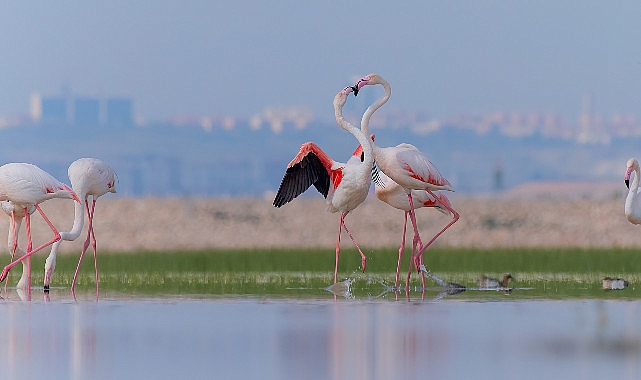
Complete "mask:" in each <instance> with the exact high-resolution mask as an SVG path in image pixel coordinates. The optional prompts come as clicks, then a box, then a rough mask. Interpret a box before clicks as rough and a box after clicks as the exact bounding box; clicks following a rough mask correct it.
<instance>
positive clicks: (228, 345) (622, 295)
mask: <svg viewBox="0 0 641 380" xmlns="http://www.w3.org/2000/svg"><path fill="white" fill-rule="evenodd" d="M390 252H393V251H390ZM390 252H387V253H386V255H387V256H390V255H391V253H390ZM350 253H353V252H350ZM366 253H367V252H366ZM504 253H505V252H502V251H501V252H491V253H488V252H478V251H473V252H467V251H466V252H452V251H443V252H442V253H438V252H435V253H434V255H433V256H432V257H431V258H432V262H433V265H431V268H430V269H431V270H432V273H433V274H435V275H438V277H440V278H441V279H443V280H445V281H452V282H457V283H459V284H462V285H464V286H466V290H465V291H464V292H460V293H457V294H446V293H443V289H441V288H440V287H439V286H438V284H437V283H436V282H435V281H433V280H429V279H428V286H429V289H427V290H426V291H425V292H424V293H423V292H421V291H419V290H420V289H416V288H415V287H412V289H411V291H410V292H409V294H407V295H406V294H405V292H404V291H403V292H401V293H400V294H398V296H397V295H396V294H395V293H394V292H393V291H392V290H393V289H391V288H390V287H389V284H390V283H391V281H393V273H388V272H386V271H377V270H376V269H377V268H378V267H381V268H382V267H383V266H384V265H383V263H382V261H383V260H387V261H390V262H391V261H393V260H388V259H389V257H386V258H385V259H383V257H384V255H381V256H377V255H376V254H372V255H371V265H370V264H369V263H368V268H369V269H371V271H370V270H369V269H368V273H367V274H362V273H360V272H359V271H356V270H350V269H349V268H350V267H352V268H357V266H358V264H354V263H351V262H350V260H351V259H349V258H346V260H345V261H346V263H345V264H346V265H345V269H343V270H341V273H342V274H343V277H347V278H349V279H350V280H352V281H353V283H352V284H351V285H350V286H349V287H348V288H343V289H338V288H335V287H334V288H332V289H333V290H335V291H336V293H337V294H338V295H335V294H334V293H332V292H330V291H328V290H326V288H327V287H328V285H329V284H331V278H332V276H333V274H332V272H331V270H332V269H333V262H332V261H333V257H332V254H333V253H332V252H329V251H323V252H320V253H318V255H317V254H316V253H310V257H308V259H309V260H304V261H303V263H304V265H302V266H300V265H299V264H296V263H291V262H289V264H285V263H280V264H279V263H278V261H279V260H278V259H274V257H277V256H278V254H275V253H274V252H269V253H265V254H264V256H265V257H269V258H271V259H267V260H266V261H263V259H264V258H263V257H262V255H263V253H256V252H253V253H251V252H230V253H229V255H231V257H234V258H236V259H238V260H237V263H236V264H233V265H232V264H230V265H229V266H228V267H227V268H224V267H225V265H226V264H225V265H223V264H224V263H225V262H227V259H226V257H227V256H226V255H227V254H226V253H220V252H214V253H211V252H209V253H206V252H202V253H185V254H183V256H182V260H174V258H177V256H176V254H174V255H172V256H171V258H170V257H169V256H168V255H164V254H141V255H137V258H136V259H135V260H134V261H133V262H132V261H129V262H128V264H127V267H126V269H125V267H124V266H122V264H118V263H117V261H119V260H122V259H123V256H125V255H105V256H102V257H100V258H99V259H100V263H101V264H102V265H101V292H100V297H99V299H98V300H96V298H95V293H94V292H93V290H92V289H93V284H92V281H91V279H92V268H91V267H90V266H89V265H87V266H86V268H85V269H86V270H85V271H84V272H83V276H84V277H83V278H82V279H81V280H82V282H81V285H82V287H81V288H80V289H79V290H78V294H77V298H76V299H75V300H74V298H73V297H72V295H71V293H70V291H69V289H68V281H70V280H71V278H70V277H71V276H72V275H73V269H72V268H73V265H74V263H73V261H75V259H74V258H71V259H70V262H69V264H65V263H63V261H64V260H61V259H59V265H58V268H57V270H56V275H55V278H54V283H55V284H57V285H58V286H54V287H53V288H52V290H51V292H50V294H49V295H48V296H47V297H46V296H45V294H44V292H43V291H42V288H38V287H36V286H35V284H38V283H39V281H41V276H40V277H38V276H37V273H35V271H34V288H33V291H32V295H31V301H30V302H28V301H24V300H23V299H22V298H21V297H24V294H19V293H18V292H17V291H16V290H15V289H13V288H9V289H7V291H6V292H2V295H3V299H2V300H1V301H0V326H2V328H1V329H0V342H2V343H1V344H0V378H2V379H40V378H47V379H87V378H91V379H114V378H157V379H174V378H177V377H182V378H225V379H283V378H307V379H343V378H355V379H389V378H408V379H412V378H447V379H467V378H493V379H508V378H509V379H511V378H525V379H540V378H573V379H581V378H584V379H592V378H603V377H608V378H620V379H636V378H639V376H641V318H639V313H640V312H641V297H640V296H639V294H640V293H639V291H638V284H639V274H638V273H639V272H633V271H626V268H622V267H621V266H620V262H627V261H630V260H633V259H634V256H633V254H634V253H633V252H605V253H603V252H593V251H576V252H567V251H562V252H539V253H537V252H530V253H528V252H521V253H519V252H515V251H509V252H507V253H506V254H507V256H509V257H512V260H511V261H510V260H508V259H506V258H505V256H504ZM534 254H538V256H537V258H536V259H533V258H531V257H530V255H534ZM601 254H604V255H609V256H610V257H609V258H608V259H607V260H605V261H602V262H600V263H599V264H598V265H599V266H600V267H602V268H604V271H603V272H602V271H601V269H598V270H597V269H594V270H592V271H574V272H573V271H571V270H570V269H571V268H569V267H566V264H563V263H564V262H568V263H572V262H577V263H582V262H585V260H592V262H593V263H594V262H598V260H597V258H598V257H600V255H601ZM282 255H285V256H286V257H285V259H286V260H285V261H291V260H289V259H290V258H291V257H294V256H299V253H283V254H282ZM289 255H291V256H289ZM468 255H470V256H472V257H475V256H479V255H481V256H483V258H482V259H480V258H476V259H477V261H476V262H473V263H472V262H469V261H468V262H466V257H468ZM557 255H565V256H566V257H563V258H562V259H560V260H558V261H557V262H556V263H555V264H553V265H551V266H553V267H558V268H560V269H561V271H559V272H550V271H548V270H547V269H546V268H548V264H546V262H548V261H549V257H554V256H557ZM247 256H251V257H250V258H248V257H247ZM316 256H320V257H316ZM345 256H346V257H347V256H354V257H353V259H354V261H355V262H357V261H358V259H357V258H356V256H357V254H355V253H354V254H353V255H351V254H349V253H348V254H345ZM212 257H215V258H217V260H214V259H212ZM138 259H140V262H139V264H136V263H137V261H136V260H138ZM316 259H319V264H318V265H320V267H321V268H322V269H323V270H319V269H318V267H317V264H316V263H315V260H316ZM392 259H393V257H392ZM210 260H212V261H211V262H217V263H218V264H219V266H218V268H220V267H221V266H222V267H223V269H221V270H214V269H213V267H210ZM449 260H453V261H455V262H457V263H458V266H459V267H462V268H464V269H465V268H467V266H468V265H469V266H472V267H474V268H477V269H479V271H477V272H475V271H470V270H468V271H462V272H453V271H450V270H449V269H448V268H449V264H448V262H449ZM564 260H565V261H564ZM497 262H499V263H503V265H505V266H500V264H497ZM269 263H271V264H269ZM39 265H40V264H39V263H34V268H37V267H39ZM192 265H193V266H192ZM288 265H289V267H288ZM387 265H388V263H387V262H385V266H387ZM488 265H489V266H491V267H493V268H496V269H498V272H497V271H490V270H487V268H488V267H487V266H488ZM581 265H582V264H581ZM581 265H578V266H579V267H581ZM635 265H637V264H630V265H627V266H626V267H627V268H632V269H634V267H635ZM238 266H240V267H241V268H240V269H239V268H238ZM277 266H283V267H285V268H286V269H287V270H284V271H276V270H274V267H277ZM40 267H41V266H40ZM143 267H145V268H146V271H143V270H141V268H143ZM161 267H165V268H166V269H167V270H166V271H160V270H158V268H161ZM507 267H509V268H511V269H510V271H511V273H512V274H513V276H514V281H513V283H511V284H510V287H512V288H513V290H512V291H511V292H505V291H503V290H497V289H479V288H478V287H477V286H476V283H475V279H476V278H478V277H479V275H480V273H488V274H500V273H502V272H503V271H507V269H508V268H507ZM197 268H200V270H196V269H197ZM257 268H263V269H264V271H261V270H257ZM527 268H529V269H530V270H528V271H526V270H525V269H527ZM614 268H619V270H615V269H614ZM302 269H305V270H302ZM606 274H607V275H612V276H618V277H623V278H625V279H626V280H628V281H629V285H628V287H626V288H624V289H622V290H616V291H612V290H611V291H606V290H603V289H602V288H601V286H602V283H601V279H602V277H603V276H604V275H606ZM17 277H18V276H17V275H16V274H14V275H13V280H14V281H16V280H17ZM413 278H414V280H413V284H412V285H413V286H414V285H419V284H420V281H419V280H418V276H416V275H414V277H413ZM346 290H349V292H347V293H346V292H345V291H346Z"/></svg>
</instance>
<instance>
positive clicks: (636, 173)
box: [630, 165, 639, 193]
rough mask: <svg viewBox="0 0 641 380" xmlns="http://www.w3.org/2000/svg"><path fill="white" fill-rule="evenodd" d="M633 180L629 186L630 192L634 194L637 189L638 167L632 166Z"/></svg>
mask: <svg viewBox="0 0 641 380" xmlns="http://www.w3.org/2000/svg"><path fill="white" fill-rule="evenodd" d="M633 171H634V179H633V180H632V184H631V185H630V191H631V192H632V191H633V190H634V192H635V193H636V192H637V191H638V189H639V165H635V166H634V169H633Z"/></svg>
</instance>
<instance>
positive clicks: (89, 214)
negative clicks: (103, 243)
mask: <svg viewBox="0 0 641 380" xmlns="http://www.w3.org/2000/svg"><path fill="white" fill-rule="evenodd" d="M85 205H86V207H87V217H88V219H89V226H88V227H87V229H88V231H87V239H86V240H85V243H84V245H83V247H82V252H81V253H80V259H79V260H78V265H77V266H76V273H74V275H73V281H72V282H71V291H72V292H73V291H74V290H75V287H76V281H77V279H78V271H79V270H80V264H81V263H82V259H83V257H84V256H85V253H86V252H87V248H88V247H89V243H90V242H91V239H92V238H93V242H92V247H93V261H94V268H95V270H96V294H98V262H97V258H96V236H95V235H94V232H93V214H94V210H95V208H96V200H95V199H94V200H93V203H92V206H91V210H90V209H89V202H87V201H85Z"/></svg>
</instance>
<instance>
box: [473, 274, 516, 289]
mask: <svg viewBox="0 0 641 380" xmlns="http://www.w3.org/2000/svg"><path fill="white" fill-rule="evenodd" d="M512 279H513V277H512V275H511V274H509V273H505V274H503V279H502V280H498V279H496V278H491V277H488V276H483V277H481V279H480V280H478V281H477V282H476V285H478V287H479V288H486V289H493V288H499V287H500V288H505V289H507V287H508V283H509V281H510V280H512Z"/></svg>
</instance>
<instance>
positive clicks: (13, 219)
mask: <svg viewBox="0 0 641 380" xmlns="http://www.w3.org/2000/svg"><path fill="white" fill-rule="evenodd" d="M11 235H12V236H13V241H12V242H11V262H12V261H13V260H14V259H15V256H16V250H17V249H18V230H17V228H16V213H15V210H12V211H11ZM8 285H9V275H8V274H7V282H5V284H4V291H5V293H6V291H7V286H8Z"/></svg>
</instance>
